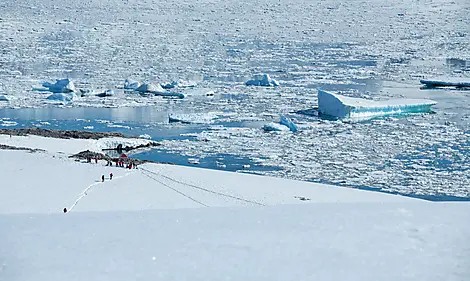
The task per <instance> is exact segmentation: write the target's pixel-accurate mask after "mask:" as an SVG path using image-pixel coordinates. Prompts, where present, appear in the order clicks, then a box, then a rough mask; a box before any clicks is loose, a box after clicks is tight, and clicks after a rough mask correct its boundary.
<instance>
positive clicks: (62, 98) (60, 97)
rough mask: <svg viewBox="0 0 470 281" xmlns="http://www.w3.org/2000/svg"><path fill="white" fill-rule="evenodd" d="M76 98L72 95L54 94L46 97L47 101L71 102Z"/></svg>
mask: <svg viewBox="0 0 470 281" xmlns="http://www.w3.org/2000/svg"><path fill="white" fill-rule="evenodd" d="M75 97H76V95H75V94H74V93H54V94H52V95H50V96H48V97H47V99H48V100H53V101H62V102H71V101H73V99H74V98H75Z"/></svg>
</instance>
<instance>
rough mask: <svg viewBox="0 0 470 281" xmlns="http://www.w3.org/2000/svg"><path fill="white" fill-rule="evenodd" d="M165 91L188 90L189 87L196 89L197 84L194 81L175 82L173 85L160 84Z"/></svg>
mask: <svg viewBox="0 0 470 281" xmlns="http://www.w3.org/2000/svg"><path fill="white" fill-rule="evenodd" d="M160 85H161V86H162V88H163V89H174V88H188V87H195V86H196V83H195V82H192V81H183V80H178V81H173V82H171V83H166V84H160Z"/></svg>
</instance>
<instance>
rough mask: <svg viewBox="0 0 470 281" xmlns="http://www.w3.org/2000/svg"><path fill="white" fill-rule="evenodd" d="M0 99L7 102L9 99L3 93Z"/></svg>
mask: <svg viewBox="0 0 470 281" xmlns="http://www.w3.org/2000/svg"><path fill="white" fill-rule="evenodd" d="M0 101H6V102H8V101H10V98H9V97H7V96H5V95H0Z"/></svg>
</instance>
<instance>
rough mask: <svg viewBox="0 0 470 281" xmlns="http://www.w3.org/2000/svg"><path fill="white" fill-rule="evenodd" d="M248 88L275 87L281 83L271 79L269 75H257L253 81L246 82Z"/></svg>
mask: <svg viewBox="0 0 470 281" xmlns="http://www.w3.org/2000/svg"><path fill="white" fill-rule="evenodd" d="M245 85H246V86H263V87H274V86H279V83H278V82H277V81H276V80H274V79H272V78H271V77H269V74H260V75H255V76H254V77H253V79H251V80H248V81H246V83H245Z"/></svg>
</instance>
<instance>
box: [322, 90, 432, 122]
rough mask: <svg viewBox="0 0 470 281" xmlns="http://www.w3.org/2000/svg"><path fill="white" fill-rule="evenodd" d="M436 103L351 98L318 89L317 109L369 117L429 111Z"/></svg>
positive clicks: (352, 116) (413, 100) (342, 115)
mask: <svg viewBox="0 0 470 281" xmlns="http://www.w3.org/2000/svg"><path fill="white" fill-rule="evenodd" d="M435 104H437V103H436V102H435V101H432V100H427V99H395V100H386V101H373V100H366V99H360V98H351V97H347V96H342V95H339V94H333V93H329V92H326V91H323V90H318V110H319V112H320V113H321V114H324V115H328V116H333V117H338V118H345V119H360V120H362V119H370V118H373V117H377V116H386V115H395V114H406V113H420V112H425V113H426V112H430V111H431V107H432V106H433V105H435Z"/></svg>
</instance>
